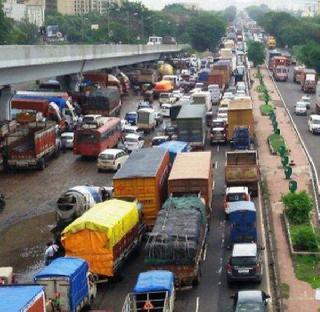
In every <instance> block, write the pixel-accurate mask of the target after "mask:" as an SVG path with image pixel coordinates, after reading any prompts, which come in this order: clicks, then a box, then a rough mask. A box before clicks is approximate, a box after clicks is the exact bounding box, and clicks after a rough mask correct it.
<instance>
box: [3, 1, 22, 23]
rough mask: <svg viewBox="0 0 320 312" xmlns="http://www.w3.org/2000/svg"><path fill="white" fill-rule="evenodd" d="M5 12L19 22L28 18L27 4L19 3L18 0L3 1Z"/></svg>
mask: <svg viewBox="0 0 320 312" xmlns="http://www.w3.org/2000/svg"><path fill="white" fill-rule="evenodd" d="M3 11H4V14H5V15H6V16H7V17H9V18H12V19H13V20H15V21H17V22H21V21H22V20H24V19H25V18H26V6H25V4H24V3H17V1H16V0H7V1H5V2H4V3H3Z"/></svg>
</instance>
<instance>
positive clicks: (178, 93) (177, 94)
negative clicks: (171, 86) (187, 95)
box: [172, 90, 183, 101]
mask: <svg viewBox="0 0 320 312" xmlns="http://www.w3.org/2000/svg"><path fill="white" fill-rule="evenodd" d="M172 95H173V96H174V97H175V98H176V100H177V101H178V100H180V98H181V97H182V96H183V93H182V92H181V91H180V90H173V91H172Z"/></svg>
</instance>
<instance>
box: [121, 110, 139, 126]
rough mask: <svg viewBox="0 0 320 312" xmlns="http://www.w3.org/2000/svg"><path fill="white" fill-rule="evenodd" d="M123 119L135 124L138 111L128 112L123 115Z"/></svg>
mask: <svg viewBox="0 0 320 312" xmlns="http://www.w3.org/2000/svg"><path fill="white" fill-rule="evenodd" d="M124 118H125V120H127V121H128V123H129V124H131V125H132V126H135V125H136V123H137V118H138V113H137V112H128V113H126V115H125V117H124Z"/></svg>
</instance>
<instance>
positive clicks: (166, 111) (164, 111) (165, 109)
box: [161, 103, 172, 117]
mask: <svg viewBox="0 0 320 312" xmlns="http://www.w3.org/2000/svg"><path fill="white" fill-rule="evenodd" d="M171 107H172V104H169V103H164V104H162V105H161V115H162V116H163V117H170V109H171Z"/></svg>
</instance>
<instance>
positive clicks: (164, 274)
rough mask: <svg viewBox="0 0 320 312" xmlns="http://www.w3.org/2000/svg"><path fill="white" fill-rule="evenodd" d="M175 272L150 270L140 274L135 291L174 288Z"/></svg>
mask: <svg viewBox="0 0 320 312" xmlns="http://www.w3.org/2000/svg"><path fill="white" fill-rule="evenodd" d="M173 280H174V277H173V273H171V272H170V271H161V270H159V271H148V272H143V273H140V274H139V277H138V281H137V283H136V286H135V287H134V289H133V291H134V293H146V292H157V291H168V292H169V294H171V292H172V290H173Z"/></svg>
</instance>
